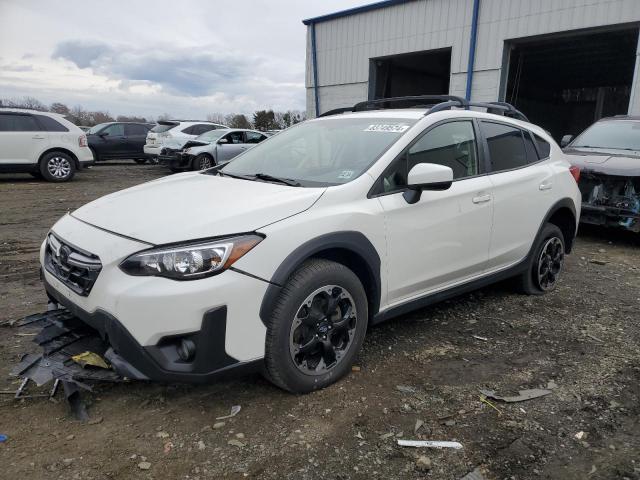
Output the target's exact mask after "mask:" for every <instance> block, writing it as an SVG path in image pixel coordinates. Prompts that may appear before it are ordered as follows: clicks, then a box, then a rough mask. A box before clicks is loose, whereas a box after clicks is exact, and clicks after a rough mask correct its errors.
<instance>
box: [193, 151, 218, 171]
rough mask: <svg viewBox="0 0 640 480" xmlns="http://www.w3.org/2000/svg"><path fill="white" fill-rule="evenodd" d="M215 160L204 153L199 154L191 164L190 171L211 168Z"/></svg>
mask: <svg viewBox="0 0 640 480" xmlns="http://www.w3.org/2000/svg"><path fill="white" fill-rule="evenodd" d="M215 164H216V162H215V160H214V159H213V158H212V157H211V156H210V155H207V154H206V153H201V154H199V155H198V156H197V157H196V158H194V159H193V161H192V162H191V169H192V170H206V169H207V168H211V167H213V166H215Z"/></svg>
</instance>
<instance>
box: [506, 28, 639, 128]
mask: <svg viewBox="0 0 640 480" xmlns="http://www.w3.org/2000/svg"><path fill="white" fill-rule="evenodd" d="M637 43H638V29H637V28H633V29H625V30H616V31H608V32H599V33H588V34H576V35H571V36H565V37H560V38H559V37H554V38H546V39H536V40H533V39H529V40H527V39H523V40H516V41H513V42H510V43H508V44H507V48H509V49H510V57H509V69H508V77H507V88H506V90H505V100H506V101H507V102H509V103H512V104H514V105H515V106H516V107H517V108H518V109H519V110H520V111H522V112H523V113H525V114H526V115H527V116H528V117H529V119H530V120H531V121H532V122H534V123H537V124H539V125H541V126H543V127H544V128H546V129H547V130H548V131H549V132H551V134H552V135H553V137H554V138H555V139H556V140H559V139H560V138H562V136H563V135H565V134H571V135H576V134H578V133H580V132H581V131H582V130H584V129H585V128H586V127H588V126H589V125H591V124H592V123H593V122H594V121H595V120H598V119H599V118H602V117H606V116H611V115H619V114H626V113H627V110H628V108H629V99H630V96H631V84H632V81H633V71H634V68H635V59H636V47H637Z"/></svg>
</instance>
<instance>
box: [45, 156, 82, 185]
mask: <svg viewBox="0 0 640 480" xmlns="http://www.w3.org/2000/svg"><path fill="white" fill-rule="evenodd" d="M40 174H41V175H42V176H43V177H44V179H45V180H47V181H48V182H68V181H69V180H71V179H72V178H73V176H74V175H75V174H76V161H75V160H74V159H73V158H71V156H70V155H68V154H66V153H63V152H49V153H47V154H46V155H44V156H43V157H42V158H41V159H40Z"/></svg>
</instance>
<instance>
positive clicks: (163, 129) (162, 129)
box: [151, 123, 178, 133]
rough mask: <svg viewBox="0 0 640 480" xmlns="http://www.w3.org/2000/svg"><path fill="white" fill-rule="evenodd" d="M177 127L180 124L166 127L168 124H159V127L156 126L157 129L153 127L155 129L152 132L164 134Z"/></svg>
mask: <svg viewBox="0 0 640 480" xmlns="http://www.w3.org/2000/svg"><path fill="white" fill-rule="evenodd" d="M176 125H178V124H177V123H176V124H173V123H172V124H169V125H166V124H160V123H159V124H158V125H156V126H155V127H153V128H152V129H151V131H152V132H153V133H162V132H167V131H169V130H171V129H172V128H173V127H175V126H176Z"/></svg>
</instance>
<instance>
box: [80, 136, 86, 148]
mask: <svg viewBox="0 0 640 480" xmlns="http://www.w3.org/2000/svg"><path fill="white" fill-rule="evenodd" d="M78 145H80V146H81V147H86V146H87V136H86V135H80V136H79V137H78Z"/></svg>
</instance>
